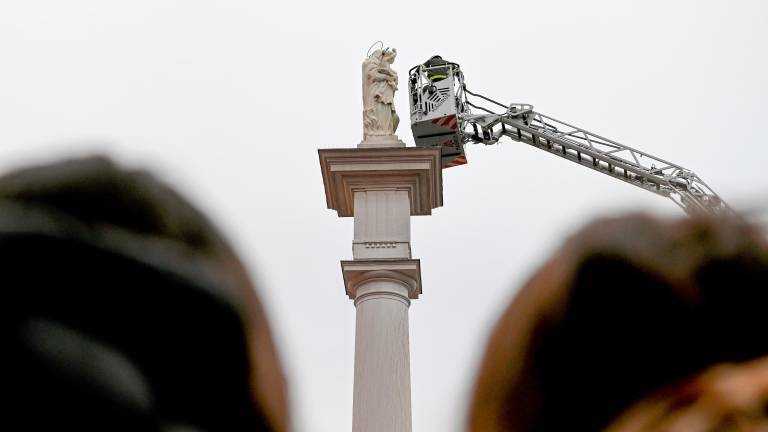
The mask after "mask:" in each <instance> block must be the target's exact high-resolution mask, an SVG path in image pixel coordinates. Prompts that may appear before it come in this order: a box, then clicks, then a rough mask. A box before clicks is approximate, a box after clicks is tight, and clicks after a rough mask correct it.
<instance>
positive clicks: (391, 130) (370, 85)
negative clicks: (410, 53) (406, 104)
mask: <svg viewBox="0 0 768 432" xmlns="http://www.w3.org/2000/svg"><path fill="white" fill-rule="evenodd" d="M395 56H397V50H396V49H394V48H387V49H386V50H381V49H377V50H376V51H374V52H373V54H371V55H370V56H368V58H367V59H365V61H364V62H363V141H362V142H361V143H360V146H359V147H403V146H405V144H404V143H403V142H402V141H400V140H399V139H398V138H397V135H395V131H396V130H397V125H398V123H400V117H398V116H397V113H396V112H395V100H394V99H395V91H396V90H397V72H395V71H394V69H392V68H391V65H392V63H394V61H395Z"/></svg>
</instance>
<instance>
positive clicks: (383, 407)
mask: <svg viewBox="0 0 768 432" xmlns="http://www.w3.org/2000/svg"><path fill="white" fill-rule="evenodd" d="M320 163H321V166H322V169H323V182H324V184H325V191H326V200H327V202H328V207H329V208H332V209H335V210H336V211H337V212H338V214H339V216H340V217H349V216H354V218H355V224H354V226H355V229H354V230H355V231H354V238H353V241H352V256H353V258H354V259H353V260H351V261H342V262H341V267H342V274H343V276H344V285H345V288H346V293H347V295H348V296H349V298H350V299H352V300H354V305H355V307H356V324H355V373H354V377H355V383H354V402H353V414H352V431H353V432H410V431H411V387H410V354H409V342H408V308H409V306H410V303H411V300H412V299H416V298H418V296H419V294H420V293H421V269H420V262H419V260H415V259H412V258H411V245H410V240H411V235H410V217H411V216H412V215H427V214H431V210H432V209H433V208H435V207H438V206H440V205H442V177H441V169H440V150H439V149H423V148H389V149H336V150H320Z"/></svg>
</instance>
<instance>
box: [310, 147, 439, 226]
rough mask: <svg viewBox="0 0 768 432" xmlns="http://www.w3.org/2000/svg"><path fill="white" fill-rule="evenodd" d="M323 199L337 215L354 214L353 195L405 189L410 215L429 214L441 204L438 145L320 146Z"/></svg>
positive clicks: (347, 215)
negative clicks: (380, 146)
mask: <svg viewBox="0 0 768 432" xmlns="http://www.w3.org/2000/svg"><path fill="white" fill-rule="evenodd" d="M318 153H319V156H320V167H321V169H322V172H323V184H324V186H325V199H326V203H327V205H328V208H329V209H334V210H336V212H337V213H338V215H339V217H351V216H354V207H355V205H354V201H355V200H354V194H355V192H360V191H369V190H405V191H408V195H409V197H410V201H411V215H429V214H432V209H433V208H437V207H441V206H442V205H443V176H442V166H441V155H440V149H439V148H428V147H401V148H343V149H320V150H318Z"/></svg>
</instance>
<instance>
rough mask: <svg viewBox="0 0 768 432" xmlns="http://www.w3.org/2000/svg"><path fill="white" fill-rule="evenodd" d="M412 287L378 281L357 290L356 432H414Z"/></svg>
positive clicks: (393, 281)
mask: <svg viewBox="0 0 768 432" xmlns="http://www.w3.org/2000/svg"><path fill="white" fill-rule="evenodd" d="M409 305H410V300H409V299H408V288H406V286H404V285H403V284H402V283H401V282H399V281H396V280H388V279H373V280H370V281H367V282H364V283H362V284H361V285H360V286H359V287H358V288H357V295H356V297H355V307H356V309H357V311H356V313H357V319H356V325H355V384H354V403H353V414H352V431H353V432H410V431H411V379H410V354H409V349H408V307H409Z"/></svg>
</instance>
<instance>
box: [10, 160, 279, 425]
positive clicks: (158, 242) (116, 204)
mask: <svg viewBox="0 0 768 432" xmlns="http://www.w3.org/2000/svg"><path fill="white" fill-rule="evenodd" d="M0 208H2V212H3V213H2V215H0V216H2V218H0V219H2V223H3V234H6V235H8V234H15V233H22V234H24V233H26V232H28V233H29V234H30V235H32V236H39V235H52V236H59V237H62V238H68V239H70V240H74V243H87V244H88V245H95V246H96V247H97V248H102V247H103V248H104V250H106V249H107V247H106V246H104V245H105V244H110V245H115V244H118V246H120V247H121V248H122V249H121V250H122V252H121V253H126V254H128V255H130V254H133V255H134V257H135V258H136V259H137V260H139V261H141V260H142V259H144V257H142V255H145V256H146V257H155V258H158V259H159V262H160V263H162V262H168V263H171V264H174V265H177V266H178V267H181V268H182V270H189V271H190V274H200V275H203V276H206V278H205V280H207V281H213V282H214V286H211V287H210V289H211V291H217V292H213V293H212V295H209V296H207V297H205V298H207V299H208V300H206V301H208V302H209V303H213V304H219V303H220V304H222V305H224V306H223V308H226V309H227V310H233V311H234V315H236V316H237V318H236V319H237V320H238V322H240V324H241V325H242V327H243V328H242V329H238V331H239V332H241V333H238V335H239V334H242V335H243V340H241V341H237V343H239V344H240V345H241V346H242V352H245V353H246V355H247V356H248V357H249V358H248V359H245V362H246V363H247V374H249V375H250V376H248V377H244V380H245V381H248V380H250V383H248V382H245V383H244V385H245V386H247V388H248V389H250V393H251V399H252V400H251V401H250V402H248V401H246V404H247V403H250V404H251V406H252V409H253V410H254V412H257V414H258V415H259V416H261V417H262V418H263V421H264V423H265V426H266V427H267V428H268V430H271V431H279V432H283V431H287V430H289V416H288V405H287V395H286V392H287V391H286V384H285V380H284V375H283V371H282V368H281V366H280V363H279V361H278V356H277V353H276V349H275V345H274V343H273V340H272V336H271V331H270V327H269V324H268V322H267V316H266V314H265V311H264V309H263V307H262V305H261V302H260V301H259V299H258V297H257V295H256V291H255V290H254V286H253V284H252V283H251V281H250V278H249V277H248V274H247V271H246V270H245V267H244V266H243V264H242V262H241V261H240V259H239V258H238V257H237V255H236V254H235V252H234V250H233V249H232V248H231V247H230V245H229V244H228V243H227V241H226V240H225V239H224V237H223V235H221V233H220V232H219V231H218V230H217V229H216V228H215V226H214V225H213V224H212V223H211V222H210V221H209V220H208V218H207V217H205V216H204V215H203V214H202V213H201V212H200V211H198V210H197V209H196V208H195V207H193V206H192V205H191V204H190V203H189V202H188V201H187V200H186V199H184V198H183V197H182V196H181V195H179V194H178V193H177V192H176V191H174V190H173V189H172V188H170V187H168V186H167V185H166V184H165V183H163V182H161V181H159V180H157V179H156V178H155V177H154V176H152V175H151V174H149V173H147V172H144V171H140V170H136V171H129V170H124V169H121V168H119V167H117V166H115V165H114V164H112V163H111V162H110V161H109V160H107V159H104V158H100V157H93V158H85V159H77V160H69V161H63V162H58V163H55V164H51V165H46V166H38V167H32V168H27V169H22V170H18V171H15V172H12V173H10V174H7V175H5V176H3V177H1V178H0ZM14 212H15V213H14ZM14 214H18V215H20V216H15V215H14ZM33 225H34V226H33ZM9 227H10V228H9ZM27 243H29V241H27V240H24V239H22V243H21V244H27ZM110 247H111V246H110ZM126 251H127V252H126ZM168 251H173V254H169V253H168ZM7 252H8V253H9V254H13V251H7ZM169 256H172V257H175V258H173V260H170V261H169ZM41 259H42V258H41ZM46 259H47V258H46ZM50 260H52V261H59V258H58V257H56V256H53V257H51V258H50ZM35 265H36V266H37V267H39V268H40V269H41V271H43V272H44V271H45V268H46V266H48V264H46V262H39V263H37V264H35ZM203 267H204V269H203ZM99 270H100V269H98V268H91V269H90V271H92V272H98V271H99ZM160 270H162V269H160ZM203 270H204V271H203ZM111 277H113V278H120V277H121V274H120V273H119V272H118V273H115V274H114V275H111ZM163 277H164V276H163ZM157 279H158V287H157V289H156V290H155V292H157V293H158V295H159V294H160V292H162V291H163V290H161V289H160V288H161V287H160V285H162V283H163V282H162V278H161V277H158V278H157ZM197 282H199V283H201V284H202V283H203V281H202V280H200V281H197ZM59 283H62V284H64V286H63V287H62V290H70V289H73V288H75V287H74V286H71V282H70V286H68V285H67V284H68V282H67V281H59ZM6 288H8V289H11V288H13V287H11V286H9V287H6ZM104 288H105V289H109V288H111V287H104ZM137 288H138V287H137ZM149 288H150V292H151V288H152V287H149ZM137 291H138V289H137ZM73 292H74V290H73ZM73 295H74V294H73ZM86 300H87V299H86ZM93 301H95V300H93ZM179 301H183V300H179ZM151 302H152V298H151V297H150V298H148V299H146V302H145V303H144V304H151ZM95 306H97V307H98V305H95ZM182 306H184V305H183V304H182V303H180V306H179V308H180V307H182ZM62 307H63V306H62ZM103 307H105V306H103ZM215 307H218V306H215ZM142 312H143V310H142V309H139V310H137V311H136V315H137V319H139V320H140V319H141V314H142ZM172 312H173V311H169V312H168V317H167V321H168V322H172V321H173V320H174V319H176V317H175V316H173V315H172ZM197 319H198V320H205V319H206V316H199V317H197ZM95 325H96V326H98V323H95ZM158 325H162V323H158ZM180 325H181V326H184V325H185V323H181V324H180ZM203 325H204V324H203ZM211 331H212V330H211ZM209 336H210V337H211V338H213V339H223V338H222V337H220V336H221V335H205V337H209ZM185 337H186V336H185ZM190 337H191V338H192V340H194V338H195V335H191V336H190ZM234 337H235V338H236V337H237V336H234ZM208 340H211V339H208ZM193 343H194V342H193ZM200 350H201V352H205V350H206V347H205V346H201V347H200ZM232 352H240V351H237V350H233V351H232ZM159 354H162V353H159ZM206 355H210V356H217V355H218V356H221V355H225V354H223V353H217V352H211V353H209V354H206ZM212 358H213V357H212ZM240 360H241V359H239V358H236V359H232V368H234V364H235V363H237V362H239V361H240ZM202 361H203V362H204V361H205V360H204V359H203V360H202ZM224 361H227V360H226V359H224ZM237 364H239V363H237ZM204 373H206V374H210V375H211V376H212V377H211V379H212V380H214V381H215V380H216V374H217V373H220V371H216V370H206V371H205V372H204ZM189 379H190V380H192V381H194V379H195V377H194V376H192V377H189ZM191 386H192V387H190V388H194V382H192V383H191ZM177 391H178V393H179V394H183V393H184V392H189V390H188V389H185V388H179V389H178V390H177ZM208 397H210V398H211V400H216V398H220V396H217V395H208ZM41 409H42V407H41Z"/></svg>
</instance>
